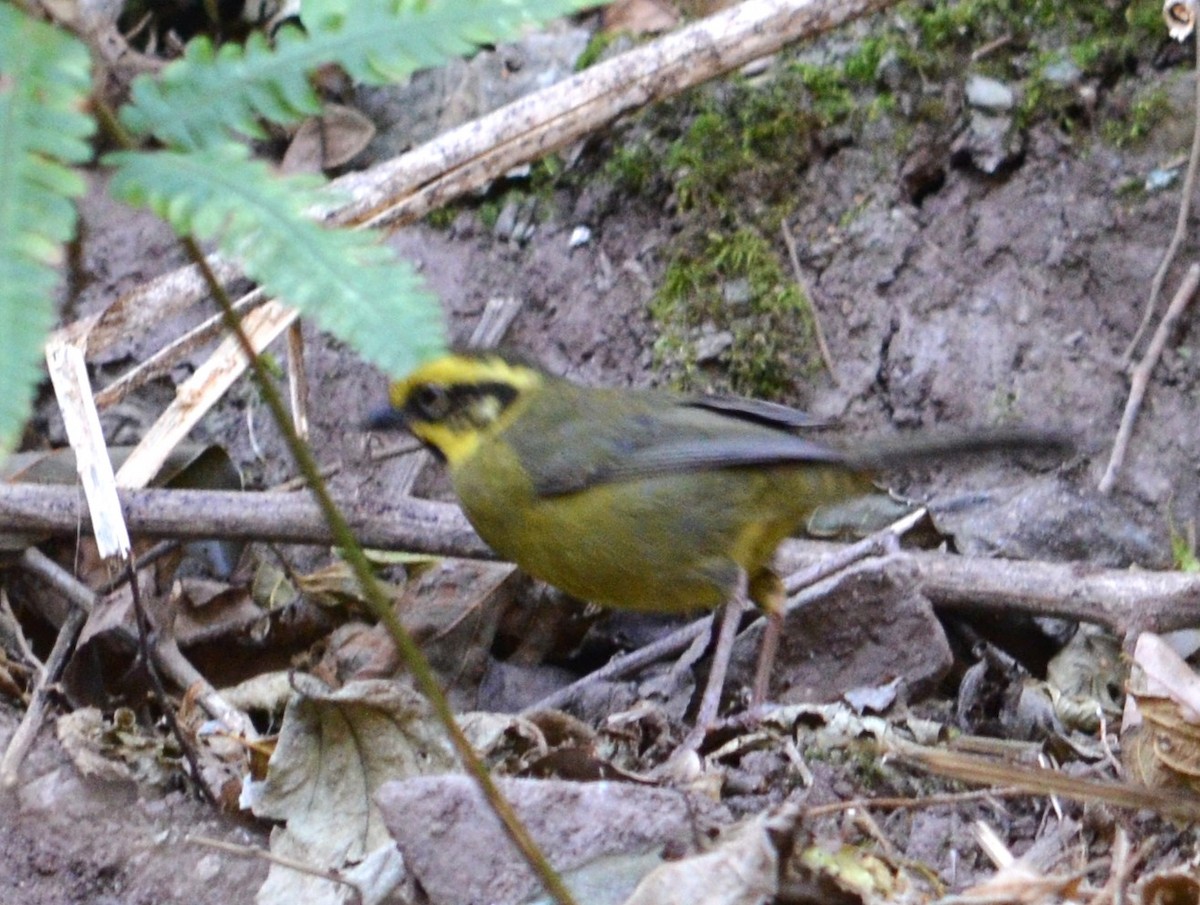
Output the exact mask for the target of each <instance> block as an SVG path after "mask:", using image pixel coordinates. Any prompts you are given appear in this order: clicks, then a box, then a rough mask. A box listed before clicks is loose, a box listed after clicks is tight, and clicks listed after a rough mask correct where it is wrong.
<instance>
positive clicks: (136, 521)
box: [0, 483, 1200, 635]
mask: <svg viewBox="0 0 1200 905" xmlns="http://www.w3.org/2000/svg"><path fill="white" fill-rule="evenodd" d="M120 499H121V504H122V507H123V509H124V511H125V517H126V522H127V524H128V525H129V529H130V531H131V532H133V533H134V534H136V535H138V536H141V537H160V538H161V537H173V538H177V539H180V540H199V539H205V538H219V539H231V540H262V541H276V542H281V543H299V544H319V545H328V544H330V543H332V537H331V536H330V533H329V530H328V528H326V526H325V524H324V522H323V521H322V519H321V516H320V513H319V512H318V510H317V506H316V504H315V503H313V502H312V501H311V499H310V498H309V497H308V495H307V494H300V493H295V494H292V493H237V492H223V491H212V490H159V489H148V490H122V491H120ZM346 511H347V518H348V520H349V522H350V525H351V527H352V528H353V529H354V531H355V532H356V533H357V535H358V537H359V538H360V540H361V541H362V543H363V544H364V545H365V546H368V547H379V548H387V549H394V550H408V551H412V552H418V553H428V554H432V555H437V556H455V557H460V558H466V559H494V558H495V555H494V554H493V553H492V552H491V551H490V550H489V549H488V547H487V545H485V544H484V543H483V541H482V540H480V538H479V536H478V535H477V534H475V532H474V530H473V529H472V528H471V526H470V524H469V523H468V522H467V520H466V518H465V516H463V514H462V512H461V511H460V510H459V508H458V507H457V506H455V505H453V504H451V503H436V502H432V501H429V500H418V499H413V498H405V499H401V500H397V501H396V502H395V503H394V504H393V506H392V508H391V510H390V511H389V512H386V513H382V514H379V513H367V512H362V511H361V510H356V509H355V508H354V507H353V506H350V505H349V504H347V509H346ZM86 516H87V513H86V510H85V508H84V503H83V501H82V499H81V497H80V494H79V492H78V490H77V489H76V488H74V487H61V486H59V487H52V486H43V485H36V484H4V483H0V525H4V526H5V527H6V529H7V530H10V531H19V532H23V533H34V534H45V535H60V536H66V537H75V536H76V535H77V534H78V533H85V534H86V533H88V532H90V530H91V529H90V526H89V523H88V520H87V518H86ZM839 549H841V547H840V545H838V544H830V543H825V542H820V541H799V540H793V541H788V542H786V543H784V544H783V546H782V548H781V551H780V556H779V567H780V570H781V571H782V572H785V573H790V572H795V571H799V570H800V569H802V568H805V567H806V566H809V565H811V564H813V563H815V562H817V561H818V560H820V559H821V558H823V557H827V556H828V555H829V554H830V553H831V552H833V551H837V550H839ZM906 555H908V556H910V557H911V558H912V561H913V563H914V566H915V568H916V569H917V570H918V579H919V581H920V582H921V586H922V589H923V591H924V593H925V594H926V596H928V597H929V599H930V600H932V601H933V603H934V604H935V605H936V606H938V607H939V608H942V609H953V610H973V611H980V612H1002V613H1011V612H1022V613H1029V614H1032V615H1035V616H1057V617H1059V618H1063V619H1075V620H1079V621H1081V622H1094V623H1098V624H1100V625H1103V626H1106V627H1107V628H1109V629H1112V630H1113V631H1115V632H1117V633H1118V634H1121V635H1125V634H1128V633H1130V632H1139V631H1156V632H1164V631H1170V630H1173V629H1178V628H1185V627H1189V626H1196V625H1200V575H1195V574H1187V573H1182V572H1137V571H1126V570H1122V569H1106V568H1098V567H1094V566H1091V565H1089V564H1087V563H1048V562H1030V561H1020V560H1006V559H983V558H980V557H967V556H950V555H946V554H944V553H934V552H912V553H908V554H906Z"/></svg>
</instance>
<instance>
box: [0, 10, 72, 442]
mask: <svg viewBox="0 0 1200 905" xmlns="http://www.w3.org/2000/svg"><path fill="white" fill-rule="evenodd" d="M90 88H91V62H90V60H89V58H88V52H87V48H85V47H84V46H83V44H81V43H80V42H79V41H76V40H75V39H74V38H72V37H71V36H70V35H68V34H66V33H65V32H61V31H59V30H58V29H55V28H53V27H51V26H49V25H46V24H44V23H42V22H38V21H36V20H34V19H31V18H29V17H28V16H26V15H24V14H23V13H21V12H19V11H18V10H17V9H16V8H15V7H13V6H10V5H8V4H3V5H0V339H2V340H3V343H4V345H3V348H2V349H0V387H4V392H2V393H0V453H3V452H5V451H6V450H8V449H9V448H11V446H12V443H13V441H14V438H15V437H16V435H17V432H18V430H19V429H20V427H21V424H22V423H23V422H24V420H25V418H26V417H27V415H28V412H29V401H30V399H31V398H32V395H33V388H34V386H35V385H36V384H37V381H38V379H39V377H40V376H41V373H42V371H41V367H40V358H41V351H42V344H43V343H44V342H45V340H46V333H47V332H48V331H49V329H50V327H51V325H52V324H53V303H52V302H53V293H54V287H55V284H56V283H57V281H58V274H57V272H56V271H55V265H56V264H58V263H59V262H60V261H61V259H62V243H63V242H65V241H66V240H68V239H70V238H71V237H72V236H73V235H74V234H75V219H76V216H75V206H74V204H73V203H72V202H71V199H72V198H73V197H76V196H78V195H81V194H83V191H84V182H83V179H82V177H81V176H80V175H79V174H78V173H77V172H75V171H74V170H72V169H70V167H69V166H67V165H68V164H74V163H83V162H84V161H86V160H88V158H89V157H90V156H91V148H90V147H89V145H88V143H87V141H86V139H87V137H88V136H89V135H91V133H92V131H93V128H94V123H93V122H92V120H91V118H90V117H88V116H87V115H86V114H84V113H83V112H82V109H83V105H84V102H85V101H86V99H87V94H88V91H89V90H90Z"/></svg>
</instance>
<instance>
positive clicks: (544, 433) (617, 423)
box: [510, 390, 845, 496]
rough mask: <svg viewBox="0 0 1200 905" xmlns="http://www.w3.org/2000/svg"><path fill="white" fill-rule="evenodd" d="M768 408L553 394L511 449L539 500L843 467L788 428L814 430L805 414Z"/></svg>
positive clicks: (832, 453) (834, 452)
mask: <svg viewBox="0 0 1200 905" xmlns="http://www.w3.org/2000/svg"><path fill="white" fill-rule="evenodd" d="M740 403H748V404H747V405H741V404H740ZM763 405H765V406H766V408H761V407H759V404H758V403H755V402H754V401H753V400H732V399H721V400H719V401H716V402H715V403H714V400H712V399H708V398H701V399H681V398H678V397H674V396H669V395H667V394H660V393H653V392H645V393H634V392H630V391H624V392H623V393H621V394H620V395H617V394H608V393H599V392H596V391H594V390H593V391H591V392H586V393H582V394H579V395H574V396H573V398H570V397H566V396H562V395H558V394H556V395H555V397H554V398H553V399H550V400H548V402H547V405H546V407H545V408H543V409H541V410H539V411H533V412H530V413H529V414H528V416H527V417H528V418H530V419H531V422H533V423H536V424H537V425H538V426H539V429H538V430H536V431H534V430H526V431H521V432H520V433H515V434H514V436H513V437H512V438H510V442H511V443H512V445H513V447H514V449H515V450H516V452H517V455H518V458H519V459H520V461H521V462H522V464H523V465H524V466H525V469H526V471H527V472H528V474H529V477H530V479H531V480H532V482H533V489H534V492H535V493H537V494H538V495H539V496H560V495H563V494H569V493H577V492H579V491H582V490H586V489H587V488H589V487H594V486H597V485H601V484H612V483H617V482H622V481H635V480H640V479H645V478H650V477H661V476H662V475H667V474H677V473H683V472H694V471H703V470H711V469H719V468H736V467H746V466H769V465H785V464H796V463H801V462H821V463H837V462H842V461H844V460H845V454H844V453H843V452H842V451H841V450H838V449H837V448H835V447H832V446H828V445H825V444H822V443H816V442H813V441H811V440H808V439H805V438H803V437H800V436H797V435H795V434H793V433H791V432H790V430H789V429H785V428H794V427H795V426H796V425H797V424H799V423H806V424H807V423H811V422H810V421H808V420H807V419H806V416H803V413H799V412H796V411H795V410H794V409H788V408H786V407H785V406H776V405H774V404H772V403H765V404H763ZM802 417H804V418H805V420H803V421H801V418H802Z"/></svg>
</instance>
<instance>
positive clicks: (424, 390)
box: [404, 382, 517, 421]
mask: <svg viewBox="0 0 1200 905" xmlns="http://www.w3.org/2000/svg"><path fill="white" fill-rule="evenodd" d="M489 397H490V398H493V399H495V400H496V401H497V402H499V403H500V405H499V409H498V410H499V411H503V410H504V409H506V408H507V407H508V406H509V404H510V403H511V402H512V401H513V400H514V399H515V398H516V397H517V388H516V387H514V386H512V385H511V384H507V383H499V382H491V383H460V384H453V385H447V384H440V383H428V384H425V385H423V386H420V387H417V388H416V389H415V390H413V392H412V394H411V395H410V396H409V398H408V402H407V403H406V404H405V406H404V410H405V413H406V414H407V415H408V416H409V417H410V418H411V419H413V420H417V421H447V420H451V419H454V418H455V417H458V416H462V417H466V418H470V417H471V415H472V412H473V410H474V409H475V407H476V403H478V402H479V400H481V399H486V398H489Z"/></svg>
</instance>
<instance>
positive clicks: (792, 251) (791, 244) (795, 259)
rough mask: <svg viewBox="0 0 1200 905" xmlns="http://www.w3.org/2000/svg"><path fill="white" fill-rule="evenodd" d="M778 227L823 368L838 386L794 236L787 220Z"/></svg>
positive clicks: (814, 300) (815, 300)
mask: <svg viewBox="0 0 1200 905" xmlns="http://www.w3.org/2000/svg"><path fill="white" fill-rule="evenodd" d="M779 228H780V229H781V230H782V231H783V244H784V245H786V246H787V253H788V260H790V261H791V262H792V273H793V274H794V275H795V279H796V285H797V286H799V287H800V291H801V292H803V293H804V298H805V299H806V300H807V301H808V310H809V312H810V313H811V314H812V323H813V335H814V336H815V337H816V339H817V349H818V350H819V351H820V353H821V361H822V362H824V363H825V370H826V371H828V372H829V377H830V379H831V380H832V381H833V383H834V385H835V386H840V383H839V381H838V376H837V371H835V370H834V369H833V356H832V355H830V354H829V344H828V343H826V342H825V331H824V330H823V329H822V328H821V310H820V309H819V308H818V307H817V297H816V296H815V295H814V294H813V291H812V287H811V286H809V284H808V281H807V280H805V279H804V270H803V268H801V267H800V255H798V254H797V253H796V237H795V236H793V235H792V228H791V227H790V226H788V225H787V220H784V221H783V222H782V223H781V224H779Z"/></svg>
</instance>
